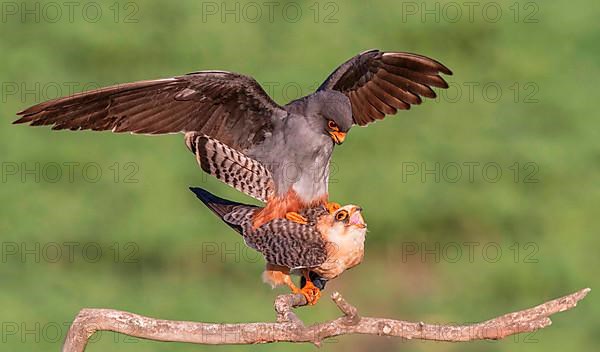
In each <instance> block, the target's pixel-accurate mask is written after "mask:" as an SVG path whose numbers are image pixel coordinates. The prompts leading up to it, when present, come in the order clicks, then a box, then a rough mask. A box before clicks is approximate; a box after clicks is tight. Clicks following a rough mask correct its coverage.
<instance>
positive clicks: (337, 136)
mask: <svg viewBox="0 0 600 352" xmlns="http://www.w3.org/2000/svg"><path fill="white" fill-rule="evenodd" d="M329 135H330V136H331V139H333V141H334V142H335V144H337V145H340V144H342V143H344V139H346V132H340V131H329Z"/></svg>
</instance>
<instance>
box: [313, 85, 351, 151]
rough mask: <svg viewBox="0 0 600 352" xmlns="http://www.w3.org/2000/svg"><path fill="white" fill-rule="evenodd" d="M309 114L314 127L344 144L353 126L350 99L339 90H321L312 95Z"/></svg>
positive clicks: (338, 142)
mask: <svg viewBox="0 0 600 352" xmlns="http://www.w3.org/2000/svg"><path fill="white" fill-rule="evenodd" d="M307 108H308V111H307V114H308V115H309V116H310V117H311V118H312V120H313V121H312V125H313V128H316V129H320V131H321V132H322V133H323V134H324V135H326V136H328V137H329V138H331V139H332V140H333V142H334V143H335V144H342V143H343V142H344V140H345V139H346V134H347V133H348V131H350V128H351V127H352V124H353V120H352V106H351V105H350V99H348V97H346V95H344V94H342V93H340V92H338V91H332V90H329V91H319V92H317V93H315V94H313V95H312V96H311V97H310V101H309V103H308V107H307Z"/></svg>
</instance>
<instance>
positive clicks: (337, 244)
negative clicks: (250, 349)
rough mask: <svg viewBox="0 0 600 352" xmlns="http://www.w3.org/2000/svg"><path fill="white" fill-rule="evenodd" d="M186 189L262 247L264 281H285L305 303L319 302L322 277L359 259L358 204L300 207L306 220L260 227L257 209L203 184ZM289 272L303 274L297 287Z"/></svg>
mask: <svg viewBox="0 0 600 352" xmlns="http://www.w3.org/2000/svg"><path fill="white" fill-rule="evenodd" d="M190 190H191V191H192V192H194V193H195V194H196V196H197V197H198V198H199V199H200V200H201V201H202V202H203V203H204V204H205V205H206V206H207V207H208V208H209V209H210V210H212V211H213V212H214V213H215V214H216V215H217V216H218V217H219V218H221V220H223V221H224V222H225V223H226V224H227V225H229V226H230V227H232V228H233V229H235V230H236V231H237V232H238V233H240V234H241V235H242V237H243V238H244V241H245V242H246V245H248V246H249V247H251V248H253V249H255V250H257V251H258V252H260V253H261V254H262V255H263V256H264V258H265V260H266V262H267V265H266V268H265V271H264V272H263V275H262V277H263V281H264V282H265V283H268V284H270V285H271V287H276V286H279V285H286V286H288V287H289V288H290V289H291V290H292V292H293V293H301V294H303V295H304V297H306V301H307V302H308V304H310V305H313V304H315V303H317V301H318V300H319V298H320V296H321V289H323V288H324V287H325V282H327V281H328V280H331V279H334V278H336V277H338V276H339V275H340V274H342V273H343V272H344V271H345V270H348V269H350V268H352V267H354V266H356V265H358V264H360V262H361V261H362V259H363V255H364V242H365V235H366V232H367V225H366V224H365V221H364V219H363V217H362V215H361V210H362V209H361V208H360V207H358V206H356V205H346V206H343V207H340V208H339V209H337V210H336V211H334V212H333V213H331V212H330V211H329V210H328V209H326V208H325V207H324V206H323V205H317V206H315V207H313V208H309V209H304V210H302V212H301V215H302V216H304V217H305V219H306V223H304V224H300V223H298V222H294V221H291V220H288V219H274V220H271V221H269V222H267V223H265V224H263V225H261V226H260V227H258V228H255V227H254V226H253V224H252V222H253V218H254V215H255V213H256V212H259V211H260V210H261V208H259V207H257V206H254V205H246V204H241V203H236V202H232V201H229V200H225V199H222V198H219V197H217V196H215V195H213V194H211V193H209V192H208V191H206V190H204V189H202V188H194V187H191V188H190ZM290 274H299V275H301V276H302V279H303V285H301V286H302V288H301V289H299V288H298V287H297V286H296V285H295V284H294V282H293V281H292V279H291V276H290Z"/></svg>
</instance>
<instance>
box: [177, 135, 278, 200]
mask: <svg viewBox="0 0 600 352" xmlns="http://www.w3.org/2000/svg"><path fill="white" fill-rule="evenodd" d="M186 144H187V146H188V148H190V150H192V152H194V154H195V155H196V159H197V160H198V164H199V165H200V167H201V168H202V170H204V171H205V172H206V173H208V174H210V175H212V176H214V177H216V178H217V179H218V180H220V181H223V182H225V183H226V184H228V185H230V186H232V187H233V188H235V189H237V190H238V191H240V192H243V193H245V194H247V195H249V196H251V197H254V198H256V199H258V200H260V201H263V202H266V201H267V199H269V197H271V196H272V195H273V192H274V184H273V178H272V176H271V172H270V171H269V170H268V169H267V168H266V167H264V166H263V165H262V164H261V163H260V162H258V161H257V160H254V159H252V158H250V157H248V156H246V155H244V154H242V153H240V152H239V151H237V150H235V149H233V148H230V147H228V146H227V145H225V144H224V143H221V142H220V141H218V140H216V139H214V138H210V137H208V136H206V135H203V134H200V135H199V134H196V133H188V134H186Z"/></svg>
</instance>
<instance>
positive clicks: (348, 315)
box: [62, 288, 590, 352]
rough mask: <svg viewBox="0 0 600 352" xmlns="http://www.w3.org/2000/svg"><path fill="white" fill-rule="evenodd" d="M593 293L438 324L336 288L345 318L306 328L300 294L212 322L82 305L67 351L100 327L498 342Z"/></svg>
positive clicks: (249, 339) (241, 337)
mask: <svg viewBox="0 0 600 352" xmlns="http://www.w3.org/2000/svg"><path fill="white" fill-rule="evenodd" d="M589 292H590V289H589V288H585V289H582V290H579V291H577V292H574V293H572V294H570V295H567V296H564V297H560V298H557V299H554V300H551V301H548V302H546V303H543V304H540V305H538V306H535V307H533V308H529V309H524V310H520V311H517V312H513V313H508V314H504V315H502V316H499V317H497V318H493V319H490V320H486V321H483V322H480V323H475V324H469V325H436V324H427V323H424V322H408V321H402V320H394V319H386V318H371V317H361V316H360V315H359V314H358V310H357V309H356V307H354V306H352V305H351V304H350V303H348V302H347V301H346V300H345V299H344V298H343V297H342V295H340V294H339V293H338V292H334V293H333V294H332V295H331V299H332V300H333V302H334V303H335V305H336V306H337V307H338V308H339V310H340V311H341V312H342V316H341V317H339V318H337V319H334V320H330V321H327V322H323V323H318V324H314V325H310V326H305V325H304V323H303V322H302V321H301V320H300V319H299V318H298V316H296V314H295V313H294V312H293V309H294V308H297V307H300V306H304V305H306V304H307V302H306V298H305V297H304V296H303V295H301V294H288V295H280V296H278V297H277V298H276V299H275V302H274V308H275V312H276V322H268V323H267V322H265V323H238V324H214V323H200V322H190V321H172V320H162V319H154V318H149V317H145V316H141V315H137V314H134V313H130V312H125V311H119V310H113V309H90V308H86V309H82V310H81V311H80V312H79V314H77V317H76V318H75V320H74V321H73V323H72V324H71V327H70V328H69V331H68V333H67V337H66V339H65V343H64V345H63V349H62V351H63V352H84V350H85V347H86V345H87V343H88V341H89V339H90V338H91V337H92V335H93V334H94V333H95V332H97V331H114V332H118V333H121V334H125V335H129V336H133V337H138V338H142V339H148V340H154V341H170V342H188V343H195V344H210V345H224V344H257V343H272V342H283V341H286V342H309V343H313V344H315V345H317V346H320V344H321V341H323V340H325V339H327V338H331V337H335V336H340V335H348V334H367V335H376V336H393V337H401V338H405V339H409V340H410V339H422V340H434V341H448V342H464V341H473V340H499V339H502V338H505V337H507V336H510V335H514V334H520V333H526V332H533V331H536V330H538V329H542V328H545V327H547V326H549V325H550V324H551V323H552V321H551V320H550V316H551V315H553V314H556V313H559V312H563V311H566V310H569V309H572V308H574V307H575V306H576V305H577V303H578V302H579V301H581V300H582V299H583V298H585V296H586V295H587V294H588V293H589Z"/></svg>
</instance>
